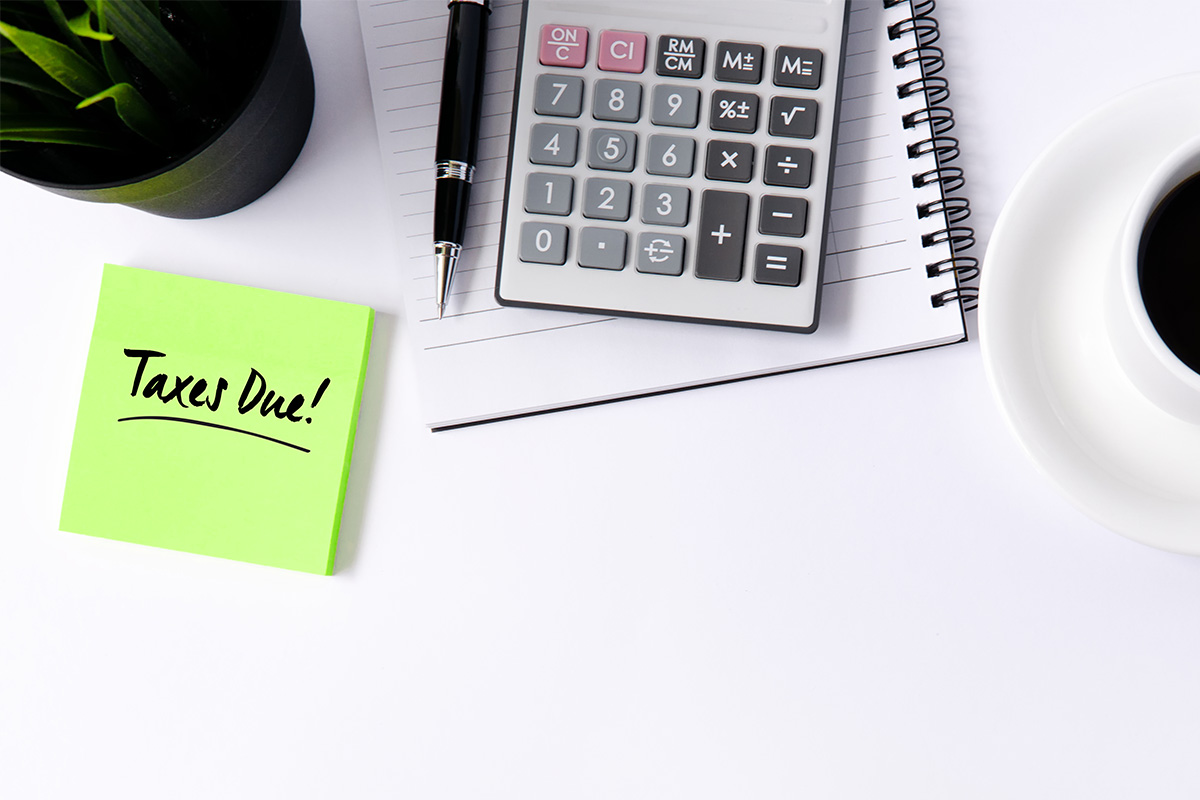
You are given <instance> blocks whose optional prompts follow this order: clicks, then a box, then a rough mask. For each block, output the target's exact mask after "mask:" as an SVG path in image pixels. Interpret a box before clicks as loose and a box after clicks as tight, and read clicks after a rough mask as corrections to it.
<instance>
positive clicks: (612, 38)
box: [597, 31, 646, 72]
mask: <svg viewBox="0 0 1200 800" xmlns="http://www.w3.org/2000/svg"><path fill="white" fill-rule="evenodd" d="M597 63H598V64H599V65H600V69H604V70H608V71H609V72H641V71H642V70H643V69H645V68H646V34H644V33H631V32H629V31H601V32H600V53H599V55H598V56H597Z"/></svg>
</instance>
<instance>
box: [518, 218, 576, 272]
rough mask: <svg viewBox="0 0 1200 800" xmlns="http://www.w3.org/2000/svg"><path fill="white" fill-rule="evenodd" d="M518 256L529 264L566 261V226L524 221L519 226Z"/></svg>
mask: <svg viewBox="0 0 1200 800" xmlns="http://www.w3.org/2000/svg"><path fill="white" fill-rule="evenodd" d="M518 257H519V258H520V259H521V260H522V261H525V262H527V263H530V264H560V265H561V264H565V263H567V226H566V225H556V224H555V223H552V222H526V223H525V224H524V225H522V226H521V246H520V251H519V253H518Z"/></svg>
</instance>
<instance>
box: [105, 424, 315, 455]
mask: <svg viewBox="0 0 1200 800" xmlns="http://www.w3.org/2000/svg"><path fill="white" fill-rule="evenodd" d="M144 419H157V420H162V421H164V422H186V423H187V424H189V425H203V426H204V427H206V428H219V429H220V430H223V431H232V432H233V433H244V434H246V435H247V436H253V437H255V438H258V439H266V440H267V441H268V442H274V443H275V444H281V445H283V446H284V447H290V448H292V449H294V450H299V451H300V452H301V453H311V452H312V451H311V450H309V449H308V448H307V447H301V446H300V445H298V444H292V443H291V442H285V441H283V440H282V439H273V438H271V437H270V436H263V435H262V434H261V433H255V432H254V431H245V430H242V429H241V428H231V427H229V426H228V425H218V424H217V423H215V422H201V421H200V420H196V419H184V418H183V417H122V418H121V419H119V420H117V422H134V421H137V420H144Z"/></svg>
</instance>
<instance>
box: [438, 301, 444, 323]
mask: <svg viewBox="0 0 1200 800" xmlns="http://www.w3.org/2000/svg"><path fill="white" fill-rule="evenodd" d="M437 310H438V319H441V318H442V314H443V313H445V311H446V304H445V303H438V304H437Z"/></svg>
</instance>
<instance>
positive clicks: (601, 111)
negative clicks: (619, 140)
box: [592, 78, 642, 122]
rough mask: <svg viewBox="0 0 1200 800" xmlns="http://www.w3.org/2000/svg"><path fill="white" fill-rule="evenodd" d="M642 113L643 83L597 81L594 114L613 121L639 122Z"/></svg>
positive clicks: (593, 104)
mask: <svg viewBox="0 0 1200 800" xmlns="http://www.w3.org/2000/svg"><path fill="white" fill-rule="evenodd" d="M641 115H642V85H641V84H640V83H634V82H633V81H614V80H611V79H607V78H606V79H604V80H600V81H596V99H595V101H594V102H593V103H592V116H593V117H595V118H596V119H604V120H611V121H613V122H637V121H638V118H640V117H641Z"/></svg>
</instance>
